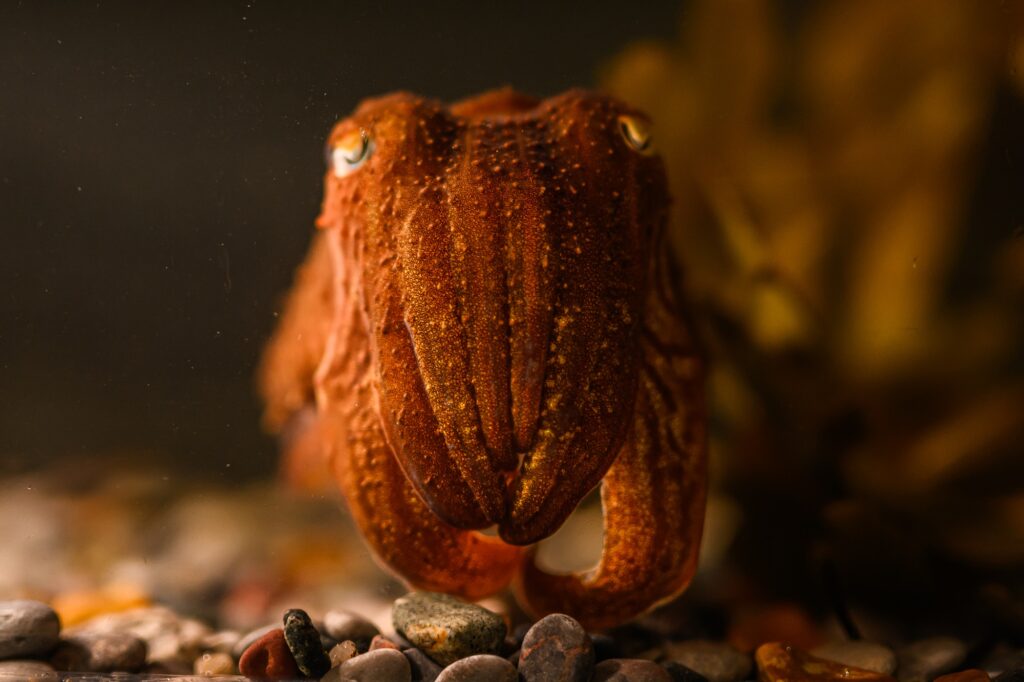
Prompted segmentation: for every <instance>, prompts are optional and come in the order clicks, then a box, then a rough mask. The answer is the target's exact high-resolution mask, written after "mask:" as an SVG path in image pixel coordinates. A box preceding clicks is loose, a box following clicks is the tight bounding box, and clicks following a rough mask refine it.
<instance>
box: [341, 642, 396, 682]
mask: <svg viewBox="0 0 1024 682" xmlns="http://www.w3.org/2000/svg"><path fill="white" fill-rule="evenodd" d="M331 673H332V674H334V673H336V674H337V679H338V680H353V681H354V682H411V680H412V671H411V670H410V668H409V659H407V658H406V657H405V654H403V653H402V652H401V651H398V650H396V649H377V650H376V651H368V652H366V653H365V654H359V655H358V656H356V657H355V658H350V659H348V660H347V661H345V662H344V663H342V664H341V665H340V666H338V667H337V668H332V669H331Z"/></svg>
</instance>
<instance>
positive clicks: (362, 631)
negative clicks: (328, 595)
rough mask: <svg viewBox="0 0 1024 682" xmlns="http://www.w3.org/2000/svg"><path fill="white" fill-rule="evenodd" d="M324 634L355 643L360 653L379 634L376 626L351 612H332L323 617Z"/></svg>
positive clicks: (341, 640) (340, 640)
mask: <svg viewBox="0 0 1024 682" xmlns="http://www.w3.org/2000/svg"><path fill="white" fill-rule="evenodd" d="M324 632H326V633H327V634H328V635H329V636H331V637H333V638H334V639H336V640H338V641H339V642H344V641H345V640H350V641H352V642H355V644H356V647H357V648H358V649H359V650H360V651H366V649H367V647H369V646H370V641H371V640H372V639H373V638H374V637H376V636H377V635H379V634H380V630H378V629H377V626H376V625H374V624H373V623H371V622H370V621H368V620H367V619H365V618H363V617H362V616H360V615H358V614H355V613H352V612H351V611H343V610H334V611H328V612H327V613H326V614H325V615H324Z"/></svg>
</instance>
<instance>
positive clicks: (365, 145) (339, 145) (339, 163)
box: [330, 130, 373, 178]
mask: <svg viewBox="0 0 1024 682" xmlns="http://www.w3.org/2000/svg"><path fill="white" fill-rule="evenodd" d="M330 151H331V158H330V164H331V169H332V170H333V171H334V175H335V176H337V177H339V178H343V177H345V176H346V175H349V174H351V173H354V172H355V171H356V170H358V169H359V167H360V166H362V165H363V164H364V163H365V162H366V160H367V159H368V158H370V155H371V154H373V140H372V139H370V136H369V135H367V134H366V131H365V130H353V131H352V132H351V133H349V134H348V135H346V136H345V137H343V138H341V139H340V140H338V141H337V142H336V143H334V146H332V147H331V150H330Z"/></svg>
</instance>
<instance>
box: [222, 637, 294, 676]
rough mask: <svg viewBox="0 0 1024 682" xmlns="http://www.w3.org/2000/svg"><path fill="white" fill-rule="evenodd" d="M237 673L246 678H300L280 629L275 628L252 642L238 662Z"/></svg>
mask: <svg viewBox="0 0 1024 682" xmlns="http://www.w3.org/2000/svg"><path fill="white" fill-rule="evenodd" d="M238 672H240V673H241V674H243V675H245V676H246V677H268V678H271V679H291V678H297V677H300V676H301V673H300V672H299V666H298V665H296V663H295V659H294V658H293V657H292V652H291V650H290V649H289V648H288V642H287V641H286V640H285V638H284V630H283V629H282V628H275V629H273V630H271V631H270V632H268V633H266V634H265V635H263V636H262V637H260V638H259V639H257V640H256V641H255V642H253V643H252V644H251V645H250V646H249V648H248V649H246V650H245V653H244V654H242V658H241V660H239V661H238Z"/></svg>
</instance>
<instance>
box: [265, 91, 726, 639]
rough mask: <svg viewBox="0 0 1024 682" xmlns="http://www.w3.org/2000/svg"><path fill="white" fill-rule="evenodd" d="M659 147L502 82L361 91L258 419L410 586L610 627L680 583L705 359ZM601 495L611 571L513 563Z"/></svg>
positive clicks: (632, 120) (691, 564)
mask: <svg viewBox="0 0 1024 682" xmlns="http://www.w3.org/2000/svg"><path fill="white" fill-rule="evenodd" d="M649 129H650V126H649V122H648V120H647V119H646V117H645V116H644V115H643V114H642V113H640V112H638V111H635V110H633V109H631V108H630V107H628V106H627V105H625V104H623V103H622V102H619V101H618V100H616V99H613V98H611V97H607V96H604V95H599V94H594V93H589V92H585V91H580V90H573V91H569V92H566V93H564V94H562V95H559V96H557V97H553V98H550V99H546V100H543V101H541V100H537V99H534V98H532V97H528V96H526V95H522V94H519V93H517V92H514V91H512V90H510V89H505V90H498V91H494V92H488V93H485V94H482V95H479V96H476V97H473V98H470V99H466V100H463V101H461V102H458V103H455V104H452V105H450V106H445V105H443V104H441V103H439V102H436V101H434V100H430V99H424V98H421V97H417V96H414V95H411V94H407V93H398V94H392V95H388V96H385V97H379V98H375V99H369V100H366V101H365V102H363V103H362V104H361V105H360V106H359V107H358V108H357V109H356V111H355V113H354V114H353V115H352V116H350V117H349V118H346V119H344V120H343V121H341V122H340V123H338V124H337V125H336V126H335V128H334V130H333V132H332V133H331V135H330V138H329V142H328V148H327V149H328V160H329V164H328V165H329V168H328V170H327V172H326V175H325V179H324V186H325V189H324V199H323V206H322V212H321V215H320V217H319V218H318V220H317V227H318V228H319V230H318V231H317V233H316V236H315V237H314V239H313V244H312V247H311V249H310V252H309V255H308V256H307V259H306V262H305V263H304V265H303V266H302V267H301V269H300V270H299V272H298V274H297V277H296V283H295V286H294V288H293V289H292V292H291V293H290V295H289V296H288V299H287V302H286V306H285V310H284V313H283V315H282V319H281V321H280V324H279V326H278V329H277V331H276V333H275V334H274V337H273V339H272V340H271V342H270V344H269V345H268V348H267V352H266V355H265V357H264V362H263V368H262V370H261V385H262V392H263V395H264V397H265V400H266V404H267V410H266V422H267V424H268V425H269V426H270V427H271V428H272V429H275V430H290V431H298V432H299V435H297V436H294V437H292V438H291V439H289V445H288V446H287V447H288V450H289V451H290V452H289V453H287V457H286V464H285V468H286V470H287V471H289V472H290V475H291V477H292V478H293V479H295V478H297V479H302V478H303V477H305V478H307V479H308V478H318V479H330V478H333V479H334V480H335V481H336V482H337V484H338V485H339V486H340V488H341V490H342V492H343V494H344V497H345V499H346V500H347V503H348V506H349V508H350V510H351V513H352V515H353V517H354V518H355V521H356V523H357V524H358V526H359V528H360V529H361V530H362V533H363V536H364V537H365V539H366V541H367V543H368V544H369V545H370V546H371V547H372V548H373V551H374V553H375V554H376V556H377V557H378V558H379V559H380V561H381V562H383V563H384V564H385V565H386V566H387V567H388V568H390V569H391V570H392V571H394V572H395V573H397V574H398V575H399V576H400V577H402V578H403V579H405V580H406V581H407V582H408V583H409V584H411V585H413V586H415V587H417V588H420V589H427V590H433V591H440V592H447V593H450V594H454V595H459V596H462V597H465V598H468V599H479V598H481V597H484V596H486V595H489V594H492V593H494V592H497V591H498V590H501V589H502V588H504V587H505V586H506V585H508V584H509V583H510V582H514V584H515V587H516V591H517V595H518V597H519V599H520V601H521V602H522V603H523V605H524V606H525V607H526V608H527V609H528V610H530V611H532V612H534V613H537V614H542V613H550V612H561V613H566V614H569V615H571V616H573V617H575V618H577V619H578V620H579V621H580V622H582V623H583V624H584V625H585V626H586V627H588V628H602V627H607V626H611V625H614V624H617V623H621V622H624V621H626V620H629V619H631V618H634V617H636V616H637V615H639V614H641V613H643V612H644V611H646V610H647V609H649V608H651V607H652V606H653V605H655V604H657V603H659V602H662V601H665V600H667V599H669V598H671V597H673V596H675V595H676V594H678V593H680V592H681V591H682V590H683V589H685V587H686V586H687V585H688V584H689V582H690V580H691V578H692V577H693V573H694V571H695V568H696V562H697V554H698V549H699V544H700V537H701V529H702V525H703V518H704V505H705V497H706V491H707V474H706V470H707V466H706V450H707V417H706V412H705V406H704V397H703V365H702V362H701V359H700V356H699V354H698V352H697V350H696V347H695V343H694V338H693V334H692V330H691V325H690V324H688V322H687V319H688V318H687V316H686V315H685V314H684V313H685V311H684V306H683V301H682V300H681V297H680V294H679V292H678V291H677V289H676V283H677V282H678V280H679V276H678V272H677V270H676V267H675V265H674V262H673V260H672V257H671V255H670V252H669V249H668V247H667V244H666V243H665V235H664V232H665V225H666V220H667V215H668V206H669V199H668V192H667V189H666V180H665V171H664V166H663V164H662V161H661V159H660V158H659V157H658V156H657V154H655V153H654V151H653V146H652V142H651V138H650V133H649ZM311 406H312V407H313V408H314V409H313V410H310V409H309V408H310V407H311ZM299 415H314V416H313V417H312V418H306V419H300V418H299ZM296 423H301V424H302V428H300V429H295V428H291V429H286V426H287V425H289V424H292V425H294V424H296ZM598 485H600V486H601V501H602V505H603V509H604V541H603V542H604V544H603V549H602V555H601V559H600V563H599V564H598V565H597V567H596V568H595V569H593V570H591V571H589V572H586V573H579V574H569V575H555V574H551V573H548V572H546V571H544V570H543V569H541V568H540V567H538V566H537V564H536V562H535V561H534V552H533V551H531V550H530V549H527V547H528V546H529V545H532V544H534V543H536V542H538V541H539V540H541V539H543V538H545V537H547V536H549V535H551V534H552V533H554V532H555V531H556V530H557V529H558V528H559V527H560V526H561V525H562V523H563V522H564V521H565V520H566V518H567V517H568V516H569V515H570V514H571V513H572V511H573V510H574V509H575V507H576V506H577V504H579V502H580V501H581V500H582V499H583V497H584V496H585V495H587V493H588V492H589V491H591V490H592V489H594V488H595V487H596V486H598ZM490 527H494V528H496V533H495V534H494V535H488V534H486V533H481V532H479V531H480V530H482V529H486V528H490Z"/></svg>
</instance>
